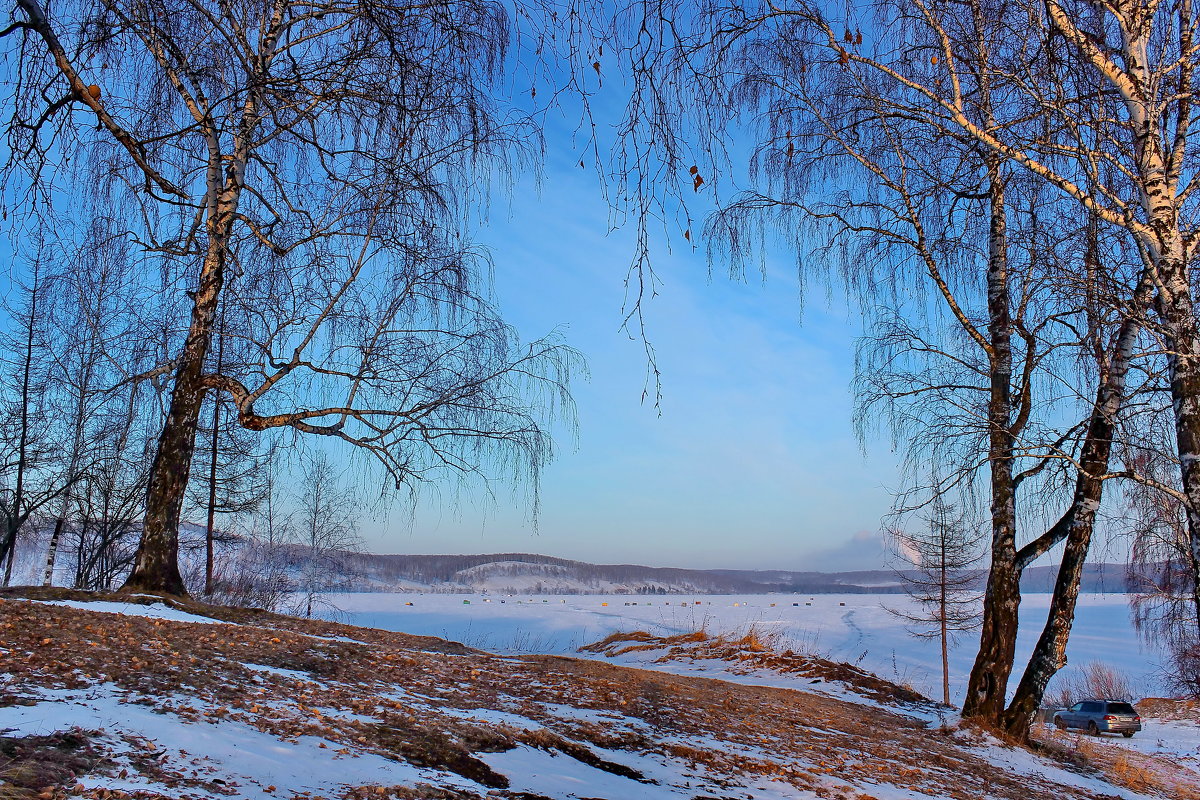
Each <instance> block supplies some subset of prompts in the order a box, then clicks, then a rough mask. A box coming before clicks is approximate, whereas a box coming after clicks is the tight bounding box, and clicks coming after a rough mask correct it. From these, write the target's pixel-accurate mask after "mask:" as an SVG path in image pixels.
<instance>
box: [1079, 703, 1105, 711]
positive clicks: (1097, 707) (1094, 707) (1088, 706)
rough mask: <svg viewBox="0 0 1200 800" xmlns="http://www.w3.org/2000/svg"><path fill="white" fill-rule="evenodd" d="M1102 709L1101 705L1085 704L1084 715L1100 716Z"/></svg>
mask: <svg viewBox="0 0 1200 800" xmlns="http://www.w3.org/2000/svg"><path fill="white" fill-rule="evenodd" d="M1100 708H1101V706H1100V704H1099V703H1084V704H1083V713H1085V714H1098V713H1099V712H1100Z"/></svg>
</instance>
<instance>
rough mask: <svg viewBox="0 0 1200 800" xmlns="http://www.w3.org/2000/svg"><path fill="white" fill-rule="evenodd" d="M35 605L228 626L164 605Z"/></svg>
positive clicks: (101, 602)
mask: <svg viewBox="0 0 1200 800" xmlns="http://www.w3.org/2000/svg"><path fill="white" fill-rule="evenodd" d="M30 602H34V603H45V604H46V605H49V606H65V607H67V608H79V609H83V610H84V611H96V612H99V613H101V614H123V615H125V616H127V617H145V618H147V619H164V620H170V621H172V622H203V623H205V624H207V625H227V624H229V623H226V622H225V621H224V620H219V619H213V618H212V617H201V616H199V615H197V614H191V613H188V612H187V611H180V610H179V609H177V608H171V607H170V606H166V605H163V604H162V603H154V604H152V605H148V606H147V605H142V604H141V603H114V602H111V601H108V600H97V601H95V602H90V601H83V600H32V601H30Z"/></svg>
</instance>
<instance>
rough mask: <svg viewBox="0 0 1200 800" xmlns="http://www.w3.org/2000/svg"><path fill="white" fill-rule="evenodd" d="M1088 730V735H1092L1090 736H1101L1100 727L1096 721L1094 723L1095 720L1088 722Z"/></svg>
mask: <svg viewBox="0 0 1200 800" xmlns="http://www.w3.org/2000/svg"><path fill="white" fill-rule="evenodd" d="M1087 731H1088V735H1090V736H1099V735H1100V729H1099V728H1097V727H1096V723H1094V722H1089V723H1088V728H1087Z"/></svg>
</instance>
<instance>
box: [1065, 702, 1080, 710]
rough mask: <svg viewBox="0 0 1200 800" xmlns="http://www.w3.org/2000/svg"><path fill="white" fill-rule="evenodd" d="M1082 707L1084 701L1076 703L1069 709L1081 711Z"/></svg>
mask: <svg viewBox="0 0 1200 800" xmlns="http://www.w3.org/2000/svg"><path fill="white" fill-rule="evenodd" d="M1082 709H1083V703H1076V704H1075V705H1073V706H1071V707H1070V708H1068V709H1067V710H1068V711H1081V710H1082Z"/></svg>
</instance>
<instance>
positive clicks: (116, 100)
mask: <svg viewBox="0 0 1200 800" xmlns="http://www.w3.org/2000/svg"><path fill="white" fill-rule="evenodd" d="M1197 22H1198V14H1197V10H1196V9H1195V8H1194V7H1193V5H1192V3H1191V2H1190V0H1180V1H1179V2H1175V3H1173V4H1165V3H1161V2H1158V0H1130V1H1129V2H1122V3H1116V4H1098V3H1091V2H1086V0H1037V2H1023V1H1022V0H1016V1H1015V2H1011V1H1009V0H955V2H949V0H933V2H930V1H929V0H876V1H875V2H873V3H870V4H866V5H862V6H859V7H855V8H847V9H845V10H837V9H834V8H833V7H832V6H831V5H827V4H821V3H812V2H805V1H804V0H787V1H785V2H774V1H773V0H772V1H770V2H767V1H765V0H753V1H752V2H736V1H734V0H729V1H728V2H718V3H713V4H708V5H701V6H697V5H696V4H694V3H690V2H685V1H684V0H633V2H630V3H627V4H600V5H595V4H591V5H587V4H575V3H573V2H570V0H568V2H565V3H556V2H550V1H549V0H532V2H516V3H514V4H512V5H507V4H503V3H497V2H488V0H447V1H446V2H441V1H440V0H439V1H438V2H434V3H422V4H419V5H406V4H397V3H394V2H390V0H365V2H361V3H354V4H350V5H345V4H337V3H326V2H316V3H313V2H306V3H303V4H300V3H295V2H294V1H293V0H271V2H261V3H248V4H242V5H237V6H231V5H229V4H221V3H211V2H209V1H208V0H150V2H146V1H145V0H139V2H136V3H131V2H126V0H100V1H99V2H87V1H85V0H64V1H63V2H59V3H56V4H54V5H53V6H52V7H51V6H48V5H46V4H43V3H42V2H40V0H17V3H16V5H15V7H14V10H13V11H12V12H11V16H10V22H9V24H8V26H7V27H5V28H4V29H3V31H2V32H0V38H2V39H3V41H4V44H5V46H6V48H5V55H6V59H7V68H8V70H9V74H10V76H11V80H9V81H8V82H7V83H6V85H5V96H4V101H3V102H4V108H5V112H6V114H5V122H4V132H5V137H6V145H7V153H6V155H5V159H4V162H3V166H2V168H0V176H2V177H0V195H2V197H0V201H2V205H3V214H4V218H5V220H6V223H5V224H6V226H7V229H8V231H9V234H10V238H11V239H12V240H13V242H14V251H15V252H16V254H17V258H18V259H19V260H20V263H21V264H22V268H21V269H20V270H19V272H18V275H19V278H18V279H17V283H16V284H14V291H11V292H10V293H9V297H10V308H9V312H10V313H9V325H8V328H7V332H6V337H7V339H6V342H5V344H6V352H7V361H6V371H5V376H4V377H5V383H4V392H5V399H6V403H5V414H6V421H5V425H4V427H3V436H2V439H3V442H2V447H3V449H4V452H5V460H4V462H3V464H4V466H3V469H4V472H3V476H2V479H3V481H4V493H3V497H4V502H3V505H4V514H5V518H6V520H7V526H6V530H5V532H4V535H3V539H2V540H0V562H2V561H5V560H7V561H8V562H9V563H11V558H12V553H13V550H14V548H15V547H16V546H17V544H18V542H19V541H20V538H21V531H22V527H23V525H24V524H25V523H26V522H27V521H28V520H29V519H30V517H31V516H32V515H33V514H34V513H35V512H37V513H40V514H43V515H46V517H47V518H48V519H54V527H55V528H56V529H57V530H59V531H63V530H70V531H77V530H79V529H81V528H82V527H88V526H91V528H95V527H96V526H99V527H100V528H104V526H111V525H119V526H123V527H122V530H123V531H124V533H123V534H122V535H123V536H125V537H126V539H128V537H129V535H130V533H131V532H132V533H133V535H134V536H135V538H136V540H137V545H136V550H134V552H132V553H131V554H130V555H129V562H128V564H127V567H128V574H127V575H124V573H122V575H123V576H124V582H125V583H124V585H125V587H126V588H128V589H135V590H139V591H155V592H165V593H170V594H183V593H185V592H186V587H185V585H184V581H183V577H182V575H181V574H180V570H179V567H178V562H179V558H178V550H179V524H180V519H181V515H182V514H183V513H184V509H185V508H186V507H188V503H189V492H191V493H192V495H197V494H198V495H199V500H198V502H197V501H191V502H196V507H197V508H202V509H204V510H205V511H206V512H207V514H208V516H209V529H210V530H211V529H212V516H213V515H214V514H216V513H219V512H220V513H223V509H226V508H230V509H232V508H237V507H239V506H241V505H244V506H246V508H247V509H248V508H250V507H260V506H262V504H263V503H264V502H265V500H264V498H265V497H267V495H266V494H264V492H263V491H261V484H262V478H261V477H255V476H261V475H262V474H263V470H264V469H266V470H269V468H270V465H271V464H272V463H277V462H278V461H279V459H280V455H279V452H280V451H281V450H286V451H295V450H296V449H297V446H298V445H300V444H302V443H309V446H312V444H311V443H313V442H317V443H319V445H318V446H317V447H316V450H318V451H321V450H322V449H323V448H325V447H326V446H327V445H328V446H332V447H339V448H341V449H342V450H341V452H354V453H357V454H359V455H360V456H362V458H363V459H364V463H366V462H369V463H371V464H373V465H374V468H375V469H376V470H377V471H378V472H377V474H382V475H383V476H385V478H386V481H387V484H388V485H389V486H390V487H392V489H393V490H407V491H415V490H416V488H418V487H420V486H421V485H423V484H426V483H428V484H437V483H439V482H444V481H447V480H448V481H451V482H457V483H463V482H466V483H467V484H471V482H472V481H474V480H476V479H481V480H483V481H484V482H486V481H490V480H506V481H510V482H521V481H531V484H532V485H533V486H534V487H536V476H537V473H538V469H539V468H540V467H541V466H542V465H543V464H544V463H545V462H546V460H547V459H548V458H549V457H550V456H551V454H552V449H551V442H550V439H549V437H548V435H547V430H548V427H547V426H548V422H549V420H551V419H552V418H554V417H555V416H556V415H558V416H561V415H566V416H567V417H568V418H569V417H570V414H571V406H570V394H569V384H570V379H571V377H572V375H574V374H578V372H579V371H580V369H581V364H580V360H579V356H578V354H577V353H575V352H574V351H573V350H572V349H571V348H570V347H569V346H568V345H567V344H566V343H565V342H564V341H563V340H562V339H561V338H559V337H558V336H556V335H550V336H547V337H544V338H541V339H537V340H534V341H532V342H523V341H521V339H520V338H519V337H518V335H517V332H516V331H515V330H514V329H513V328H512V327H511V326H510V325H509V324H507V323H506V322H505V321H504V320H503V318H502V316H501V314H500V312H499V310H498V309H496V308H495V307H494V304H493V303H492V301H491V298H490V297H489V295H488V292H487V287H486V273H487V270H488V268H489V263H488V260H487V256H486V254H485V253H484V251H482V250H481V249H480V248H479V247H478V246H477V245H476V244H475V237H476V236H477V234H478V232H479V225H478V223H477V220H478V217H479V215H480V212H479V210H480V208H481V206H482V205H483V204H485V203H486V202H487V200H488V192H489V190H490V189H491V187H492V186H494V185H507V183H508V182H510V181H511V180H513V179H514V178H515V177H517V176H519V175H520V174H523V173H524V172H529V171H532V172H536V171H537V169H538V168H539V164H540V159H541V156H542V151H543V148H544V147H545V146H546V145H545V143H546V142H547V141H548V140H549V137H551V136H553V135H554V130H555V129H554V127H553V126H552V125H550V124H549V122H548V120H549V119H550V118H551V117H552V116H554V115H556V114H560V113H561V112H562V111H563V109H567V110H568V111H569V112H571V113H574V112H576V111H577V112H578V113H579V114H580V118H581V119H582V120H583V121H582V123H581V124H580V126H579V131H580V132H579V133H578V137H577V140H575V141H574V142H573V144H572V145H571V146H576V147H579V146H580V143H581V142H582V149H583V150H584V151H585V152H587V153H590V155H589V156H588V157H587V158H588V159H590V160H592V161H593V163H594V166H595V169H596V171H597V173H598V175H599V177H600V178H601V181H600V183H601V189H600V190H601V191H604V192H605V196H606V197H608V198H609V200H610V202H612V204H613V205H614V208H615V210H616V211H617V214H618V218H619V219H623V220H626V221H627V224H628V225H630V226H631V227H632V228H633V229H634V231H635V241H636V250H635V252H634V253H633V254H632V263H631V266H630V269H629V272H628V274H627V275H626V281H627V285H628V286H629V299H628V303H627V307H626V309H625V313H626V314H627V316H626V317H625V324H626V326H627V327H628V328H629V330H630V331H631V332H632V333H633V334H634V335H635V336H641V337H642V339H643V341H644V342H646V354H647V360H648V379H647V383H648V386H647V391H648V392H653V391H654V390H655V388H656V386H655V384H656V382H657V380H658V368H657V366H656V364H655V362H654V357H653V347H652V337H648V336H646V334H645V330H646V329H645V322H646V320H647V318H648V315H651V314H652V312H650V311H649V306H648V305H647V304H648V301H649V300H650V298H651V297H652V296H653V294H654V293H655V291H656V288H657V284H656V280H655V276H654V272H653V259H652V255H653V249H654V247H655V246H658V245H660V244H661V242H662V241H663V240H664V239H665V240H667V241H671V242H675V243H682V244H683V246H692V247H695V248H697V249H698V250H701V251H703V252H704V253H705V254H706V255H707V256H708V257H709V261H710V263H712V264H718V263H722V264H727V265H728V266H729V267H730V269H731V271H732V273H733V274H734V276H735V277H742V276H744V275H745V274H746V273H747V272H748V271H751V270H753V269H754V268H755V267H756V266H758V267H760V268H761V269H762V270H763V274H764V275H765V270H766V267H765V265H766V263H767V259H768V258H771V257H773V256H774V255H775V254H777V253H780V252H785V253H790V254H792V255H794V256H795V258H796V260H797V271H798V274H799V276H800V278H801V280H802V282H811V281H818V282H824V283H825V284H826V285H828V286H831V287H833V286H837V287H840V288H843V289H844V290H845V291H846V292H847V293H848V295H849V296H850V297H851V298H853V300H854V302H855V303H856V305H857V307H858V308H860V309H861V313H862V315H863V318H864V323H865V325H864V328H865V331H866V334H865V336H864V337H863V339H862V341H861V342H860V345H859V349H858V353H857V357H856V375H857V377H856V382H855V391H856V397H857V402H858V418H857V419H858V422H859V424H860V427H861V429H862V430H863V431H864V432H866V431H868V430H871V429H873V428H874V427H875V426H878V425H882V426H883V427H884V428H885V429H886V430H887V431H888V432H889V433H890V435H891V437H892V439H893V441H894V443H895V445H896V447H897V448H898V450H899V451H900V452H902V453H903V455H904V464H905V481H906V482H905V484H904V486H903V487H901V489H900V491H899V493H898V495H897V498H896V504H895V509H894V513H893V515H892V516H891V518H890V519H889V520H888V526H889V527H890V528H891V529H894V530H896V531H898V532H905V531H910V532H911V531H912V530H913V529H914V528H916V527H920V526H921V525H925V524H926V522H927V521H928V519H929V518H930V517H929V515H930V509H934V510H935V512H936V510H937V509H944V508H948V507H953V508H954V509H956V514H958V515H959V517H958V518H957V519H956V523H955V525H956V526H957V527H959V528H962V529H964V530H976V531H979V532H981V533H982V536H983V540H984V541H985V542H986V547H985V549H986V551H987V552H986V557H987V570H988V572H987V585H986V589H985V592H984V596H983V600H982V611H981V613H982V626H981V638H980V645H979V650H978V655H977V658H976V661H975V664H974V668H973V670H972V672H971V675H970V678H969V683H968V692H967V697H966V702H965V706H964V709H963V713H964V716H966V717H969V718H974V719H977V720H980V721H983V722H985V723H987V724H989V725H992V726H995V727H998V728H1002V729H1004V730H1007V731H1008V732H1009V733H1011V734H1013V735H1016V736H1020V737H1024V736H1027V734H1028V730H1029V727H1030V724H1031V722H1032V720H1033V716H1034V713H1035V712H1036V709H1037V707H1038V705H1039V704H1040V703H1041V701H1042V699H1043V696H1044V695H1045V692H1046V689H1047V686H1048V684H1049V682H1050V680H1051V679H1052V678H1053V676H1054V675H1055V673H1056V672H1057V671H1058V670H1059V669H1061V668H1062V666H1064V664H1065V652H1066V644H1067V641H1068V637H1069V635H1070V629H1071V624H1072V621H1073V618H1074V613H1075V608H1076V603H1077V601H1078V595H1079V589H1080V579H1081V575H1082V574H1083V567H1084V564H1085V561H1086V560H1087V558H1088V555H1089V552H1090V550H1091V549H1092V546H1093V542H1094V541H1095V539H1096V537H1097V534H1098V532H1101V531H1104V530H1105V529H1106V528H1108V529H1115V530H1121V531H1129V532H1131V537H1132V538H1131V541H1132V544H1131V550H1132V553H1133V557H1134V560H1135V562H1136V563H1137V564H1141V565H1144V566H1145V565H1157V564H1162V565H1165V566H1164V567H1163V568H1162V569H1157V568H1155V569H1143V570H1141V571H1140V573H1139V574H1143V575H1145V576H1148V577H1146V579H1145V583H1144V585H1141V586H1139V587H1138V595H1137V600H1136V605H1135V610H1136V615H1137V616H1136V619H1137V621H1138V624H1139V626H1140V627H1141V630H1142V631H1143V632H1144V634H1145V635H1146V636H1147V637H1148V638H1153V639H1155V640H1158V641H1163V642H1165V643H1166V644H1167V647H1168V649H1169V650H1170V652H1171V655H1172V658H1173V664H1174V671H1175V675H1176V677H1177V679H1178V682H1179V684H1180V686H1181V687H1184V688H1187V689H1189V690H1190V691H1192V692H1194V693H1195V692H1200V584H1198V582H1197V574H1198V572H1200V316H1198V311H1197V307H1196V303H1195V301H1194V299H1193V298H1194V297H1195V292H1196V289H1197V288H1198V287H1197V286H1196V282H1197V278H1196V276H1195V275H1194V270H1193V268H1192V262H1193V256H1194V254H1195V251H1196V249H1197V247H1200V234H1198V233H1197V229H1196V225H1195V219H1194V216H1195V207H1196V200H1195V199H1194V195H1195V194H1196V192H1195V189H1196V184H1197V182H1200V170H1197V168H1196V158H1197V149H1196V147H1197V145H1196V141H1195V139H1196V137H1195V136H1194V135H1193V131H1192V127H1191V126H1192V124H1193V119H1194V116H1195V111H1194V108H1193V105H1194V92H1195V83H1196V80H1197V78H1196V66H1197V58H1198V56H1197V45H1196V41H1195V36H1196V32H1197V31H1196V29H1197ZM539 98H541V99H539ZM613 109H616V111H615V113H612V112H613ZM609 131H611V136H610V135H609V133H608V132H609ZM580 164H581V165H584V166H585V165H586V164H585V161H583V160H581V161H580ZM649 318H651V319H652V316H650V317H649ZM931 466H932V470H931ZM284 479H285V480H286V478H284ZM471 485H474V484H471ZM256 486H257V487H259V488H257V489H256V488H255V487H256ZM335 505H336V504H335ZM934 516H935V517H939V518H940V512H937V513H935V514H934ZM922 519H925V520H926V522H922V521H921V520H922ZM318 527H319V526H318ZM942 528H943V529H948V528H947V526H945V525H942ZM312 530H316V528H313V529H312ZM96 535H99V536H101V537H103V536H104V535H108V534H104V533H100V534H96ZM51 549H52V551H53V547H52V548H51ZM1052 551H1053V552H1057V553H1060V556H1059V568H1058V577H1057V580H1056V583H1055V586H1054V590H1053V594H1052V599H1051V604H1050V610H1049V613H1048V615H1047V618H1046V622H1045V625H1044V627H1043V630H1042V632H1041V634H1040V636H1039V638H1038V640H1037V643H1036V645H1035V648H1034V651H1033V653H1032V655H1031V657H1030V659H1029V661H1028V662H1027V663H1026V664H1025V665H1024V666H1023V667H1022V668H1021V669H1020V672H1019V674H1016V672H1017V668H1018V665H1017V664H1016V663H1015V643H1016V636H1017V625H1018V613H1017V612H1018V608H1019V605H1020V600H1021V595H1020V580H1021V576H1022V574H1023V573H1024V571H1025V570H1026V569H1027V568H1028V567H1029V566H1030V565H1032V564H1033V563H1035V562H1036V561H1038V560H1039V559H1043V558H1044V557H1046V556H1047V555H1048V554H1050V553H1051V552H1052ZM210 573H211V570H210ZM310 610H311V609H310ZM1014 679H1015V680H1016V682H1017V685H1016V688H1015V691H1011V692H1010V684H1011V683H1012V681H1013V680H1014ZM1010 694H1011V695H1012V700H1011V701H1009V700H1008V697H1009V695H1010Z"/></svg>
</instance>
